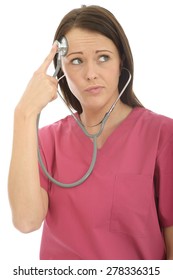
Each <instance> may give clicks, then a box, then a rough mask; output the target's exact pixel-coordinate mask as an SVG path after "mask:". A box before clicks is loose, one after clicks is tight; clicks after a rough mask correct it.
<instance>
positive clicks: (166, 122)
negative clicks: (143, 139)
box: [138, 108, 173, 134]
mask: <svg viewBox="0 0 173 280" xmlns="http://www.w3.org/2000/svg"><path fill="white" fill-rule="evenodd" d="M138 111H139V116H140V117H139V118H141V121H142V124H143V125H147V126H148V128H150V129H154V130H155V129H156V130H157V131H160V133H166V132H167V133H170V134H173V119H172V118H170V117H167V116H164V115H161V114H158V113H155V112H153V111H151V110H148V109H145V108H139V109H138Z"/></svg>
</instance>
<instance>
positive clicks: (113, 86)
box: [9, 6, 173, 260]
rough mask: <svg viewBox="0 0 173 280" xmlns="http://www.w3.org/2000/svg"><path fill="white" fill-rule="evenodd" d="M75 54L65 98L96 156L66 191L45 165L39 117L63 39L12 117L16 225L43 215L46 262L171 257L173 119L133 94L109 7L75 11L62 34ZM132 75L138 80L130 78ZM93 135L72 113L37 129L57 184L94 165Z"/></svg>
mask: <svg viewBox="0 0 173 280" xmlns="http://www.w3.org/2000/svg"><path fill="white" fill-rule="evenodd" d="M64 36H65V38H66V40H67V42H68V52H67V54H66V55H65V56H64V57H62V58H61V69H60V70H59V72H58V74H57V78H58V79H59V78H61V80H59V86H60V88H61V91H62V93H63V95H64V98H65V100H66V103H67V104H68V106H69V107H71V108H73V109H74V110H75V111H76V113H75V116H76V118H77V119H78V120H80V122H81V124H82V126H84V127H85V129H86V131H87V132H88V133H89V134H96V133H98V131H99V129H100V126H102V122H101V121H102V120H103V118H104V116H105V114H106V113H107V112H109V111H110V108H112V104H115V101H116V100H117V98H118V97H119V96H120V94H121V93H122V91H123V89H124V88H125V85H127V82H128V80H129V81H130V82H129V84H128V86H127V87H126V89H125V91H124V93H123V94H122V95H121V98H120V99H119V100H118V101H117V103H116V106H115V108H114V109H112V110H111V113H110V114H109V117H108V118H107V121H106V122H105V125H104V128H103V130H102V132H101V133H100V135H99V136H98V137H97V159H96V164H95V166H94V170H93V171H92V173H91V175H90V176H89V177H88V178H87V179H86V180H85V181H84V182H82V183H81V184H79V185H78V186H76V187H72V188H67V187H66V188H63V187H61V186H58V185H56V184H55V183H53V182H52V181H51V180H50V179H48V178H47V176H46V175H45V172H43V171H42V168H41V167H40V166H39V164H38V156H37V142H38V141H37V130H36V122H37V118H38V115H39V113H40V112H41V110H42V109H43V108H44V107H45V106H46V105H47V104H48V103H49V102H50V101H52V100H54V99H56V97H57V86H58V79H56V78H55V77H51V76H48V75H47V74H46V72H47V69H48V67H49V65H50V64H51V62H52V60H53V59H54V63H55V67H56V66H57V65H56V61H57V60H56V53H57V51H58V47H57V44H56V43H54V44H53V47H52V49H51V52H50V54H49V55H48V56H47V58H46V59H45V61H44V62H43V64H42V65H41V66H40V67H39V69H38V70H37V71H36V72H35V73H34V75H33V77H32V79H31V80H30V82H29V84H28V86H27V88H26V90H25V92H24V94H23V96H22V98H21V100H20V101H19V103H18V105H17V106H16V108H15V114H14V143H13V151H12V159H11V165H10V171H9V198H10V204H11V208H12V214H13V222H14V225H15V226H16V228H18V229H19V230H20V231H22V232H25V233H26V232H31V231H34V230H37V229H38V228H40V226H41V224H42V223H43V221H44V227H43V234H42V241H41V249H40V258H41V259H98V260H99V259H121V260H123V259H126V260H127V259H160V260H161V259H166V258H167V259H173V172H172V167H173V120H172V119H169V118H167V117H165V116H161V115H157V114H155V113H153V112H151V111H149V110H147V109H145V108H144V107H143V106H142V105H141V103H140V102H139V100H138V99H137V97H136V96H135V94H134V92H133V58H132V54H131V50H130V46H129V43H128V40H127V38H126V35H125V33H124V31H123V29H122V27H121V26H120V24H119V23H118V21H117V20H116V19H115V17H114V16H113V15H112V13H110V12H109V11H108V10H106V9H104V8H102V7H98V6H88V7H82V8H79V9H75V10H72V11H70V12H69V13H68V14H67V15H65V17H64V18H63V19H62V21H61V23H60V25H59V27H58V29H57V31H56V34H55V38H54V41H55V40H59V41H60V40H61V38H62V37H64ZM130 78H131V79H130ZM92 142H93V139H92V138H88V137H87V136H86V135H85V134H84V133H83V131H82V130H81V128H80V127H79V126H78V124H77V123H76V120H75V119H74V118H73V116H67V117H66V118H65V119H62V120H59V121H57V122H56V123H54V124H51V125H49V126H46V127H44V128H42V129H40V131H39V150H40V153H41V157H42V159H43V161H44V164H45V166H46V169H47V170H48V172H49V173H50V174H51V176H52V177H53V178H55V179H56V180H58V181H59V182H64V183H66V184H70V183H71V182H74V181H77V180H79V178H81V177H82V176H83V174H84V173H85V172H86V170H87V169H88V166H89V165H90V162H91V158H92V152H93V143H92Z"/></svg>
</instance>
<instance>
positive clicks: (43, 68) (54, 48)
mask: <svg viewBox="0 0 173 280" xmlns="http://www.w3.org/2000/svg"><path fill="white" fill-rule="evenodd" d="M57 50H58V46H57V43H56V42H55V43H54V44H53V45H52V48H51V50H50V53H49V54H48V56H47V57H46V59H45V60H44V62H43V63H42V64H41V66H40V67H39V68H38V71H39V72H44V73H46V71H47V69H48V68H49V66H50V64H51V62H52V61H53V58H54V56H55V54H56V53H57Z"/></svg>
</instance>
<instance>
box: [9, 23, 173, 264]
mask: <svg viewBox="0 0 173 280" xmlns="http://www.w3.org/2000/svg"><path fill="white" fill-rule="evenodd" d="M66 38H67V40H68V43H69V50H68V54H67V56H66V57H64V58H63V59H62V68H63V71H64V74H65V76H66V79H67V82H68V84H69V87H70V89H71V91H72V92H73V94H74V95H75V96H76V98H77V99H78V100H79V101H80V103H81V105H82V108H83V113H82V114H81V116H80V118H81V120H82V122H83V123H84V125H86V128H87V129H88V131H89V132H90V133H96V132H97V130H98V127H97V126H96V127H90V126H92V125H94V124H97V123H98V122H100V120H101V119H102V118H103V116H104V115H105V113H106V112H107V111H108V110H109V108H110V107H111V105H112V104H113V102H114V101H115V100H116V98H117V97H118V94H119V92H118V80H119V76H120V72H121V70H120V69H121V59H120V57H119V54H118V51H117V49H116V47H115V45H114V44H113V42H112V41H111V40H109V39H108V38H107V37H105V36H102V35H101V34H98V33H93V32H90V31H87V30H81V29H78V28H74V29H72V30H71V31H70V32H68V33H67V34H66ZM56 52H57V45H56V44H54V45H53V46H52V49H51V51H50V53H49V55H48V56H47V58H46V59H45V60H44V62H43V63H42V65H41V66H40V67H39V68H38V70H37V71H36V72H35V73H34V75H33V77H32V78H31V80H30V82H29V84H28V86H27V88H26V90H25V92H24V94H23V96H22V98H21V100H20V101H19V103H18V104H17V106H16V108H15V112H14V136H13V149H12V157H11V163H10V169H9V183H8V190H9V200H10V204H11V209H12V216H13V223H14V225H15V227H16V228H17V229H18V230H20V231H21V232H24V233H27V232H32V231H34V230H37V229H38V228H40V226H41V224H42V222H43V220H44V219H45V216H46V214H47V211H48V203H49V201H48V195H47V192H46V191H45V190H44V189H43V188H41V187H40V181H39V170H38V157H37V132H36V121H37V115H38V114H39V113H40V112H41V110H42V109H43V108H44V107H45V106H46V105H47V104H48V103H49V102H51V101H52V100H55V99H56V98H57V85H58V81H57V79H55V78H54V77H51V76H49V75H47V70H48V68H49V65H50V64H51V63H52V60H53V58H54V56H55V54H56ZM131 110H132V108H130V107H129V106H127V105H125V104H123V103H122V102H121V101H119V102H118V103H117V105H116V108H115V109H114V110H113V112H112V113H111V115H110V117H109V119H108V121H107V122H106V125H105V128H104V131H103V133H102V134H101V136H100V137H99V138H98V142H97V145H98V148H102V146H103V145H104V143H105V141H106V139H107V138H108V136H109V135H110V134H111V133H112V131H113V130H114V129H115V128H116V127H117V126H118V125H120V123H121V122H122V121H123V120H124V119H125V118H126V117H127V116H128V114H129V113H130V112H131ZM164 238H165V244H166V249H167V258H168V259H173V227H172V226H171V227H167V228H165V229H164Z"/></svg>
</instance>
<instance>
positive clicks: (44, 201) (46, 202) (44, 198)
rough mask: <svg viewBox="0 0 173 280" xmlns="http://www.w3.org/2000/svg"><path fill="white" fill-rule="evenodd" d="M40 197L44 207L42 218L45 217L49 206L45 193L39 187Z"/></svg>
mask: <svg viewBox="0 0 173 280" xmlns="http://www.w3.org/2000/svg"><path fill="white" fill-rule="evenodd" d="M41 195H42V199H43V207H44V217H46V214H47V211H48V206H49V198H48V194H47V191H46V190H45V189H43V188H42V187H41Z"/></svg>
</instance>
